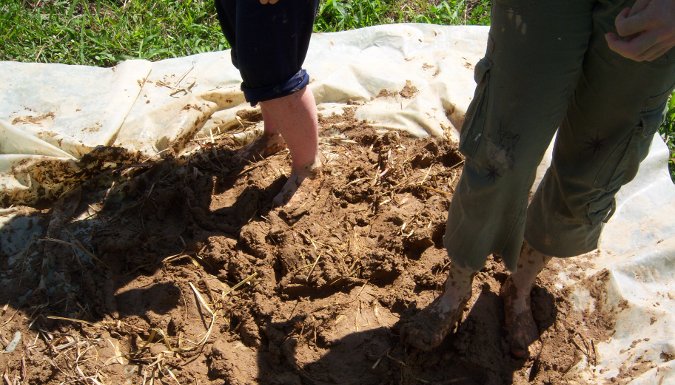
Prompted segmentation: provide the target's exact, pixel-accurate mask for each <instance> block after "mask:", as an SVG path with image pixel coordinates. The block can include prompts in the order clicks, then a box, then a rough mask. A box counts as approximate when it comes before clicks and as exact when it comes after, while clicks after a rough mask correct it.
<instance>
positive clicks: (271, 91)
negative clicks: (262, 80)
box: [241, 69, 309, 106]
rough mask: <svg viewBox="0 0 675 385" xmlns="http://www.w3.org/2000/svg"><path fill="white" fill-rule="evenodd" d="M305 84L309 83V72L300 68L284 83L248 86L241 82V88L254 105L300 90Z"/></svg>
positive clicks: (247, 99)
mask: <svg viewBox="0 0 675 385" xmlns="http://www.w3.org/2000/svg"><path fill="white" fill-rule="evenodd" d="M307 84H309V74H307V71H305V70H304V69H301V70H300V71H298V72H297V73H296V74H295V75H293V76H291V78H290V79H288V80H287V81H285V82H284V83H281V84H277V85H274V86H270V87H258V88H248V87H246V84H245V83H242V85H241V90H242V91H243V92H244V97H245V98H246V101H248V102H249V103H251V105H252V106H255V105H256V104H258V103H259V102H264V101H267V100H272V99H278V98H281V97H284V96H288V95H290V94H292V93H294V92H297V91H300V90H301V89H303V88H305V87H306V86H307Z"/></svg>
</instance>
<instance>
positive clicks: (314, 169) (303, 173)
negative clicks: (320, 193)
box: [272, 160, 321, 206]
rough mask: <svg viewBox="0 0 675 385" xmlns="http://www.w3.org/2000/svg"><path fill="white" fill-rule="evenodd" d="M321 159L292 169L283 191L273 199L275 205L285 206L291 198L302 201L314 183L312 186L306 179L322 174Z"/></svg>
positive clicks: (315, 177)
mask: <svg viewBox="0 0 675 385" xmlns="http://www.w3.org/2000/svg"><path fill="white" fill-rule="evenodd" d="M320 169H321V161H319V160H317V161H315V162H314V163H312V164H311V165H309V166H305V167H302V168H300V169H299V170H293V171H291V175H289V177H288V180H287V181H286V183H285V184H284V185H283V187H282V188H281V191H279V193H278V194H277V195H276V196H275V197H274V199H272V204H273V205H274V206H283V205H286V204H288V203H289V202H290V201H291V200H295V201H301V200H303V199H302V198H303V197H306V195H307V194H309V193H310V192H311V190H312V188H313V187H315V186H314V185H312V186H310V185H309V184H308V183H303V182H305V180H306V179H310V180H311V179H317V178H318V175H319V174H320Z"/></svg>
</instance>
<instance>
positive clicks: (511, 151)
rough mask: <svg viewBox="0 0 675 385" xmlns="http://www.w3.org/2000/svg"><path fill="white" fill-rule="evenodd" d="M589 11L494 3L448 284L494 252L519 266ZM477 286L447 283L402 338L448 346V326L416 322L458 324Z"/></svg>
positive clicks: (519, 1) (562, 5)
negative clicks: (531, 203)
mask: <svg viewBox="0 0 675 385" xmlns="http://www.w3.org/2000/svg"><path fill="white" fill-rule="evenodd" d="M591 9H592V6H591V3H590V1H574V2H570V1H566V0H547V1H531V0H496V1H495V2H494V4H493V7H492V23H491V27H490V37H489V41H488V49H487V53H486V57H485V58H483V59H482V60H481V61H480V62H479V63H478V64H477V65H476V74H475V76H476V81H477V82H478V86H477V88H476V92H475V95H474V99H473V101H472V103H471V105H470V107H469V111H468V112H467V117H466V121H465V123H464V125H463V127H462V132H461V142H460V150H461V151H462V153H463V154H464V155H465V156H466V163H465V166H464V169H463V171H462V177H461V180H460V182H459V186H458V189H457V191H456V192H455V195H454V196H453V200H452V202H451V205H450V209H449V212H448V221H447V226H446V232H445V237H444V244H445V247H446V249H447V251H448V255H449V257H450V259H451V260H452V263H453V265H456V266H455V267H454V268H452V272H453V273H452V274H450V276H449V278H448V279H449V280H451V281H452V280H455V279H458V278H457V277H459V279H460V280H462V281H463V280H466V278H469V282H470V278H471V276H472V274H473V272H475V271H477V270H479V269H481V268H482V266H483V264H484V263H485V259H486V258H487V256H488V255H489V254H491V253H496V254H499V255H501V257H502V258H503V259H504V261H505V262H506V265H507V266H508V267H509V268H510V269H514V268H515V263H516V260H517V257H518V255H519V252H520V248H521V245H522V241H523V233H524V222H525V212H526V208H527V201H528V193H529V189H530V187H531V185H532V183H533V181H534V177H535V172H536V167H537V166H538V164H539V163H540V161H541V159H542V157H543V155H544V153H545V151H546V148H547V147H548V144H549V143H550V140H551V138H552V136H553V134H554V133H555V130H556V128H557V127H558V125H559V124H560V121H561V120H562V118H563V116H564V114H565V111H566V108H567V104H568V102H569V98H570V95H571V92H572V91H573V89H574V85H575V84H576V82H577V79H578V77H579V74H580V71H581V66H582V63H583V57H584V53H585V51H586V49H587V46H588V39H589V36H590V32H591V17H590V14H591ZM458 272H459V273H458ZM467 288H468V289H467ZM469 289H470V285H465V284H462V285H454V286H453V285H452V284H446V285H445V288H444V292H443V293H442V294H441V296H440V299H437V300H436V301H434V302H433V303H432V304H431V305H430V306H429V307H427V308H426V309H424V310H423V311H421V312H420V313H418V314H417V315H416V316H415V317H414V318H413V319H412V321H411V322H410V323H409V325H404V328H403V330H402V332H403V337H404V340H405V341H407V342H408V343H410V344H411V345H413V346H416V347H418V348H421V349H430V348H433V347H434V346H435V345H437V343H440V341H442V339H443V337H444V336H445V334H446V333H447V330H448V329H449V328H446V327H438V328H436V329H435V330H434V328H429V327H418V326H416V325H425V324H430V323H432V322H428V321H427V320H428V319H434V318H438V317H437V315H438V314H443V315H444V317H446V318H447V319H451V320H452V319H458V318H459V315H458V313H461V312H462V308H463V304H464V301H463V300H462V299H464V298H467V297H468V295H470V291H469ZM460 291H461V292H460ZM441 307H443V309H450V310H447V311H445V310H444V311H441ZM433 324H437V325H440V326H442V325H444V324H445V323H443V322H440V323H439V322H435V323H433ZM439 336H440V337H439Z"/></svg>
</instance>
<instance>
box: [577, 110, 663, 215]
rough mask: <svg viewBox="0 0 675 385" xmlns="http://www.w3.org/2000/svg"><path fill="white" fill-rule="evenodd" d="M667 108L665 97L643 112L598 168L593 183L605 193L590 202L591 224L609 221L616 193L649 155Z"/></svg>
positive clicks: (613, 208)
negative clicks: (621, 142) (657, 104)
mask: <svg viewBox="0 0 675 385" xmlns="http://www.w3.org/2000/svg"><path fill="white" fill-rule="evenodd" d="M652 99H654V98H652ZM652 99H650V100H652ZM650 107H651V106H650ZM664 108H665V101H662V102H660V103H659V107H657V108H655V109H650V110H645V111H643V112H641V113H640V121H639V123H638V125H637V126H636V127H634V129H633V131H632V133H631V135H630V136H629V137H628V139H627V141H626V142H624V143H623V144H622V145H620V146H617V149H616V150H615V153H614V154H612V156H610V159H608V160H607V161H606V162H605V164H604V165H603V166H602V167H601V168H600V170H599V171H598V174H597V175H596V178H595V181H594V187H596V188H599V189H602V191H604V193H602V194H599V196H598V197H596V198H595V199H594V200H593V201H591V202H590V203H589V205H588V219H589V221H590V223H591V224H593V225H595V224H598V223H600V222H605V223H606V222H607V221H608V220H609V219H610V218H611V217H612V215H613V214H614V210H615V206H616V203H615V201H614V196H615V195H616V193H617V192H618V191H619V189H620V188H621V186H623V185H625V184H626V183H628V182H630V181H631V180H633V178H635V175H636V174H637V171H638V168H639V167H640V163H641V162H642V161H643V160H644V159H645V158H646V157H647V154H648V152H649V147H650V145H651V143H652V139H653V137H654V134H655V133H656V131H657V130H658V129H659V126H660V125H661V123H662V122H663V118H664V113H663V112H664Z"/></svg>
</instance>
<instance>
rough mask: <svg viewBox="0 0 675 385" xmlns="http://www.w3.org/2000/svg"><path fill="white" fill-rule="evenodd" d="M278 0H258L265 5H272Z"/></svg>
mask: <svg viewBox="0 0 675 385" xmlns="http://www.w3.org/2000/svg"><path fill="white" fill-rule="evenodd" d="M278 1H279V0H260V4H263V5H265V4H270V5H274V4H276V3H277V2H278Z"/></svg>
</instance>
